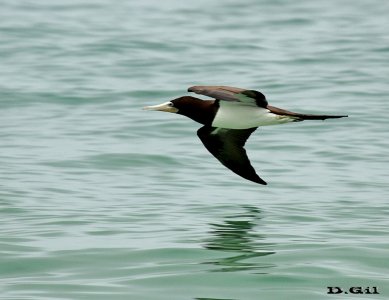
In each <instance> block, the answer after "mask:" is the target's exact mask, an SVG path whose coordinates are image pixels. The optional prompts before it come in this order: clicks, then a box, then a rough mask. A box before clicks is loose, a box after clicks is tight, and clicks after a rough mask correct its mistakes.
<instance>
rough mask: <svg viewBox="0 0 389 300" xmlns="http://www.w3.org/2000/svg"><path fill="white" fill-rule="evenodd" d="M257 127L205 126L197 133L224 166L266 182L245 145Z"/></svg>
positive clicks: (263, 182)
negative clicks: (251, 162) (228, 127)
mask: <svg viewBox="0 0 389 300" xmlns="http://www.w3.org/2000/svg"><path fill="white" fill-rule="evenodd" d="M256 129H257V128H256V127H254V128H249V129H226V128H216V127H210V126H203V127H201V128H200V129H199V130H198V131H197V135H198V136H199V138H200V140H201V141H202V142H203V144H204V146H205V148H207V150H208V151H209V152H211V154H212V155H213V156H215V157H216V158H217V159H218V160H219V161H220V162H221V163H222V164H223V165H224V166H226V167H227V168H229V169H230V170H231V171H233V172H235V173H236V174H238V175H239V176H242V177H243V178H245V179H247V180H251V181H254V182H256V183H260V184H266V182H265V181H264V180H262V179H261V178H260V177H259V176H258V175H257V173H256V172H255V170H254V168H253V167H252V166H251V164H250V160H249V158H248V157H247V154H246V150H245V149H244V145H245V143H246V140H247V139H248V138H249V136H250V135H251V133H253V132H254V131H255V130H256Z"/></svg>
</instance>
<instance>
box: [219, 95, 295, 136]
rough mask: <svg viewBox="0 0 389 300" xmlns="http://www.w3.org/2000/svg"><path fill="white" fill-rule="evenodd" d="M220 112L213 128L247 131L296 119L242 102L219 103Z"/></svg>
mask: <svg viewBox="0 0 389 300" xmlns="http://www.w3.org/2000/svg"><path fill="white" fill-rule="evenodd" d="M219 105H220V107H219V110H218V112H217V113H216V116H215V118H214V120H213V122H212V126H213V127H221V128H229V129H247V128H252V127H258V126H268V125H276V124H283V123H289V122H293V121H294V120H295V119H294V118H291V117H288V116H280V115H276V114H273V113H271V112H270V111H269V110H268V109H266V108H261V107H254V106H251V105H242V103H240V102H227V101H220V102H219Z"/></svg>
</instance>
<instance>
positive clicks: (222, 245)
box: [204, 206, 275, 273]
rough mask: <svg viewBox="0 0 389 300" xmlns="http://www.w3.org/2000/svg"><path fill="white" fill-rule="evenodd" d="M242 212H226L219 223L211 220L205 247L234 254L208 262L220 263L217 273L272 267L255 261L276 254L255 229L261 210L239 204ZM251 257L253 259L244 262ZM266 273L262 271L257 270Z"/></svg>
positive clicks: (256, 228) (263, 236)
mask: <svg viewBox="0 0 389 300" xmlns="http://www.w3.org/2000/svg"><path fill="white" fill-rule="evenodd" d="M242 209H243V211H241V212H238V213H236V214H234V215H228V216H226V217H225V218H224V221H223V222H222V223H211V224H210V226H211V228H212V230H211V231H210V234H211V237H210V238H208V239H207V240H206V243H205V244H204V247H205V248H206V249H210V250H219V251H231V252H234V253H236V255H233V256H230V257H225V258H221V259H218V260H217V261H211V262H208V263H211V264H214V265H217V266H222V268H221V269H218V270H216V271H219V272H231V271H242V270H259V269H266V268H270V267H273V265H272V264H268V263H261V262H258V259H257V260H255V259H254V258H258V257H261V256H266V255H270V254H273V253H275V252H274V251H271V249H272V248H273V244H270V243H266V242H265V235H264V234H262V233H259V232H258V227H259V226H260V220H261V219H262V217H261V211H260V210H259V209H258V208H257V207H254V206H242ZM249 259H254V260H252V261H247V260H249ZM260 273H265V272H263V271H262V272H260Z"/></svg>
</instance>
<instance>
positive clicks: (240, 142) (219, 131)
mask: <svg viewBox="0 0 389 300" xmlns="http://www.w3.org/2000/svg"><path fill="white" fill-rule="evenodd" d="M188 92H194V93H196V94H200V95H204V96H208V97H211V98H213V100H202V99H199V98H195V97H191V96H183V97H179V98H177V99H174V100H171V101H168V102H165V103H162V104H159V105H154V106H146V107H145V108H144V109H146V110H157V111H164V112H170V113H177V114H180V115H184V116H186V117H188V118H190V119H192V120H194V121H196V122H198V123H200V124H202V125H204V126H203V127H201V128H200V129H199V130H198V131H197V135H198V136H199V138H200V140H201V141H202V143H203V144H204V146H205V148H207V150H208V151H209V152H210V153H211V154H212V155H213V156H215V157H216V158H217V159H218V160H219V161H220V162H221V163H222V164H223V165H224V166H225V167H227V168H229V169H230V170H231V171H233V172H235V173H236V174H238V175H239V176H241V177H243V178H245V179H247V180H250V181H253V182H256V183H259V184H264V185H266V184H267V183H266V182H265V181H264V180H263V179H262V178H260V177H259V176H258V174H257V173H256V172H255V170H254V168H253V167H252V166H251V163H250V160H249V158H248V157H247V154H246V150H245V148H244V145H245V143H246V140H247V139H248V138H249V137H250V135H251V134H252V133H253V132H254V131H255V130H256V129H257V127H259V126H267V125H276V124H284V123H290V122H300V121H305V120H325V119H335V118H343V117H347V116H346V115H311V114H300V113H295V112H291V111H287V110H284V109H281V108H277V107H274V106H270V105H269V104H268V102H267V100H266V97H265V95H264V94H262V93H261V92H259V91H255V90H247V89H241V88H235V87H229V86H192V87H190V88H189V89H188Z"/></svg>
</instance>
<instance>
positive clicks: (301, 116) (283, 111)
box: [267, 105, 348, 121]
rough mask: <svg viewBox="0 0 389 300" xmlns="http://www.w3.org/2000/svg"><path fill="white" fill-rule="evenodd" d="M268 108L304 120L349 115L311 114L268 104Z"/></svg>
mask: <svg viewBox="0 0 389 300" xmlns="http://www.w3.org/2000/svg"><path fill="white" fill-rule="evenodd" d="M267 109H268V110H270V111H271V112H272V113H273V114H276V115H282V116H290V117H293V118H296V121H304V120H325V119H338V118H344V117H348V116H347V115H311V114H299V113H295V112H291V111H287V110H284V109H281V108H278V107H274V106H270V105H268V106H267Z"/></svg>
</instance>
